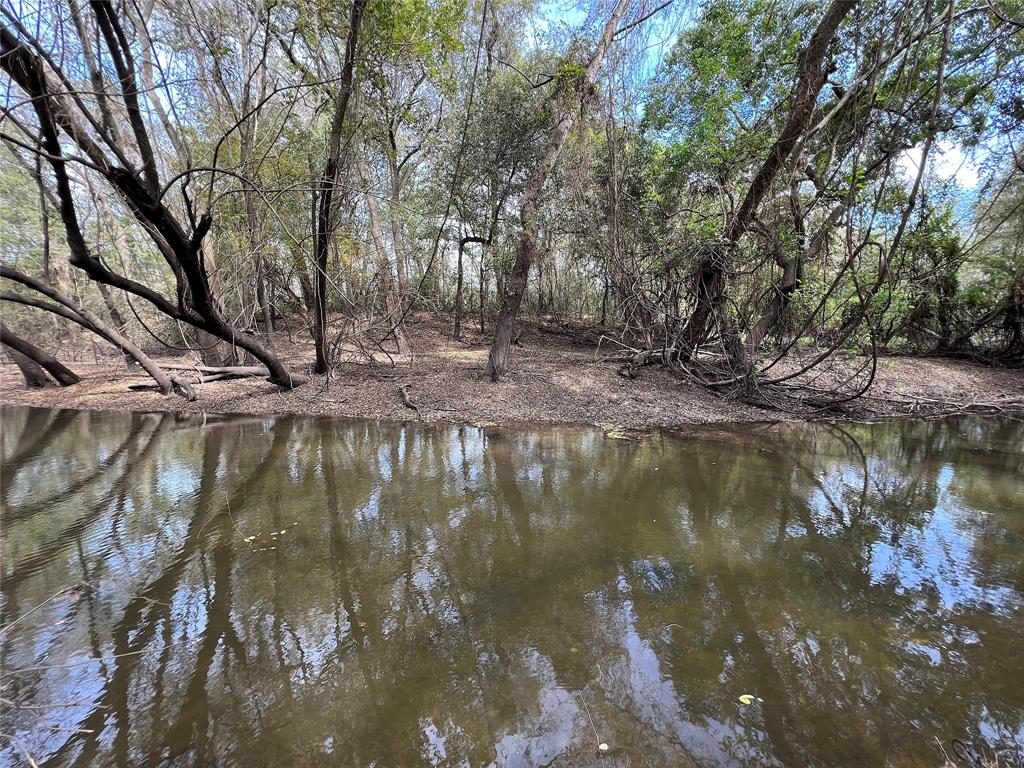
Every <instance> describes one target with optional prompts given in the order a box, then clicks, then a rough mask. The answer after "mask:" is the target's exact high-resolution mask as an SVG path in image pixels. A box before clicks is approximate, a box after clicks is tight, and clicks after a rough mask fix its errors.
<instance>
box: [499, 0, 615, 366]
mask: <svg viewBox="0 0 1024 768" xmlns="http://www.w3.org/2000/svg"><path fill="white" fill-rule="evenodd" d="M628 4H629V0H618V3H616V5H615V9H614V10H613V11H612V13H611V16H610V17H609V18H608V21H607V22H606V23H605V26H604V33H603V34H602V35H601V40H600V41H599V42H598V45H597V49H596V50H595V51H594V53H593V55H592V56H591V57H590V61H589V63H588V65H587V68H586V70H585V72H584V74H583V75H582V76H580V77H579V78H572V79H570V78H569V77H568V75H567V74H563V75H561V76H560V77H559V78H558V83H557V84H556V86H555V91H554V93H553V102H554V106H555V110H556V114H557V115H558V122H557V123H556V124H555V127H554V129H553V130H552V132H551V135H550V136H549V137H548V140H547V146H546V148H545V150H544V155H543V157H542V159H541V161H540V163H539V164H538V165H537V167H536V168H535V169H534V171H533V173H532V174H531V175H530V179H529V181H528V182H527V184H526V189H525V191H524V192H523V198H522V203H521V205H520V220H521V222H522V227H523V232H522V236H521V238H520V241H519V250H518V253H517V254H516V261H515V265H514V266H513V268H512V273H511V274H510V275H509V277H508V279H507V280H506V281H505V286H504V290H503V291H502V293H501V309H500V310H499V312H498V322H497V325H496V326H495V329H494V342H493V344H492V345H491V353H490V356H489V357H488V360H487V373H488V375H489V376H490V377H491V380H492V381H498V380H499V379H500V378H501V377H502V376H504V375H505V372H506V371H507V370H508V358H509V352H510V349H511V346H512V338H513V335H514V329H515V325H516V320H517V318H518V317H519V308H520V306H522V303H523V296H524V295H525V293H526V285H527V281H528V280H529V276H530V265H531V264H533V261H534V259H535V258H536V256H537V233H538V230H539V227H540V222H539V221H538V219H537V209H538V207H539V205H540V195H541V192H542V191H543V189H544V183H545V182H546V181H547V178H548V175H549V174H550V173H551V170H552V169H553V168H554V165H555V162H556V161H557V160H558V156H559V154H561V152H562V145H563V144H564V143H565V138H566V136H567V135H568V134H569V130H570V129H571V128H572V126H573V123H574V121H575V117H576V114H577V109H579V108H580V105H579V104H578V103H576V101H575V99H573V98H572V97H573V95H574V94H576V93H586V92H587V91H589V90H590V89H592V88H593V87H594V83H595V82H596V80H597V72H598V70H599V69H600V67H601V63H602V61H603V60H604V56H605V53H607V51H608V48H609V46H610V45H611V43H612V37H613V36H614V35H615V31H616V29H617V28H618V25H619V19H620V18H622V14H623V13H625V11H626V6H627V5H628Z"/></svg>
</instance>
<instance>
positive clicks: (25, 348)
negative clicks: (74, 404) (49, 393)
mask: <svg viewBox="0 0 1024 768" xmlns="http://www.w3.org/2000/svg"><path fill="white" fill-rule="evenodd" d="M0 344H3V345H4V346H5V347H9V348H10V349H13V350H14V351H15V352H20V353H21V354H23V355H24V356H25V357H27V358H29V359H31V360H33V361H34V362H35V363H37V364H38V365H40V366H41V367H42V368H44V369H45V370H46V372H47V373H49V374H50V375H51V376H53V378H55V379H56V380H57V383H58V384H60V385H61V386H62V387H70V386H71V385H72V384H78V383H79V382H80V381H81V380H82V379H81V378H80V377H79V376H78V374H76V373H75V372H74V371H72V370H71V369H70V368H68V367H67V366H65V365H64V364H63V363H61V362H60V361H59V360H58V359H57V358H55V357H54V356H53V355H51V354H50V353H49V352H45V351H43V350H42V349H40V348H39V347H37V346H35V345H34V344H31V343H30V342H28V341H25V339H23V338H21V337H20V336H16V335H15V334H13V333H11V331H10V329H9V328H8V327H7V326H6V325H4V324H3V323H0Z"/></svg>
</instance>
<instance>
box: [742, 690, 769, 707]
mask: <svg viewBox="0 0 1024 768" xmlns="http://www.w3.org/2000/svg"><path fill="white" fill-rule="evenodd" d="M755 701H760V702H764V699H762V698H759V697H757V696H751V695H750V694H749V693H744V694H743V695H742V696H740V704H746V705H747V706H750V705H751V704H753V703H754V702H755Z"/></svg>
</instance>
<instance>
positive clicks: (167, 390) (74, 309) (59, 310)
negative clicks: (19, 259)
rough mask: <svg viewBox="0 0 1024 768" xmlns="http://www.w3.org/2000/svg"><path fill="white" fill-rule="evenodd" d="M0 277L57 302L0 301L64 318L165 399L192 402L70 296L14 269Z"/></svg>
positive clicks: (176, 383)
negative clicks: (105, 344)
mask: <svg viewBox="0 0 1024 768" xmlns="http://www.w3.org/2000/svg"><path fill="white" fill-rule="evenodd" d="M0 277H4V278H6V279H8V280H13V281H15V282H18V283H21V284H22V285H24V286H26V287H27V288H31V289H32V290H34V291H36V292H38V293H41V294H43V295H44V296H46V297H47V298H50V299H53V300H54V301H56V302H57V305H52V304H48V303H47V302H43V301H35V300H32V299H29V298H28V297H25V296H19V295H17V294H13V295H12V294H7V293H6V292H5V293H2V294H0V298H2V299H3V300H5V301H16V302H19V303H22V304H26V305H28V306H33V307H36V308H38V309H42V310H45V311H47V312H52V313H53V314H56V315H60V316H61V317H65V318H67V319H68V320H71V321H72V322H73V323H77V324H78V325H80V326H82V327H83V328H85V329H86V330H87V331H91V332H93V333H95V334H96V335H97V336H100V337H101V338H103V339H106V340H107V341H109V342H110V343H111V344H113V345H114V346H115V347H117V348H118V349H119V350H121V352H122V353H123V354H124V355H125V356H126V357H128V358H130V359H132V360H134V361H135V362H136V363H138V364H139V366H141V367H142V369H143V370H144V371H145V372H146V373H148V374H149V375H150V377H151V378H152V379H153V381H155V382H156V384H157V386H158V387H159V388H160V390H161V391H162V392H163V393H164V394H167V395H169V394H171V393H172V392H175V391H178V392H180V393H181V394H182V395H183V396H184V397H185V398H186V399H188V400H193V399H195V396H194V394H193V392H192V390H191V388H190V387H188V386H187V385H186V384H184V383H183V382H181V381H178V380H177V379H175V378H174V377H173V376H170V375H168V373H167V372H166V371H165V370H163V369H162V368H161V367H160V366H159V365H157V364H156V363H155V362H154V361H153V360H152V359H150V357H149V356H148V355H147V354H146V353H145V352H143V351H142V350H141V349H139V347H137V346H136V345H135V344H134V342H132V341H130V340H129V339H128V338H126V337H125V336H123V335H121V333H119V332H118V331H117V330H115V329H114V328H112V327H111V326H110V325H109V324H107V323H106V322H105V321H104V320H103V319H102V318H101V317H99V316H98V315H96V314H95V313H94V312H91V311H90V310H88V309H86V308H85V307H83V306H81V305H80V304H79V303H78V302H76V301H75V300H74V299H72V298H71V297H70V296H67V295H65V294H63V293H61V292H60V291H58V290H57V289H56V288H53V287H52V286H49V285H46V284H45V283H42V282H40V281H39V280H36V279H35V278H33V277H29V276H28V275H25V274H23V273H21V272H18V271H17V270H15V269H11V268H10V267H3V266H0ZM58 305H59V306H58Z"/></svg>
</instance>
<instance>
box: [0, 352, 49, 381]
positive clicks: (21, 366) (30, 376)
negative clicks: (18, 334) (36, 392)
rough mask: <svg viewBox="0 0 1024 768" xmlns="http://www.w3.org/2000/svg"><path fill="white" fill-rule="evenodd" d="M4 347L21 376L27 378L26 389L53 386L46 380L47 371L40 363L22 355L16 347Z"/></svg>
mask: <svg viewBox="0 0 1024 768" xmlns="http://www.w3.org/2000/svg"><path fill="white" fill-rule="evenodd" d="M3 347H4V349H5V350H6V351H7V354H8V355H10V357H11V360H13V361H14V364H15V365H16V366H18V370H20V371H21V375H22V376H23V377H24V378H25V387H26V388H27V389H46V388H47V387H52V386H53V382H52V381H50V380H49V379H48V378H46V371H44V370H43V368H42V366H41V365H39V363H37V362H36V361H35V360H33V359H32V358H31V357H29V356H27V355H23V354H21V352H19V351H18V350H16V349H15V348H14V347H9V346H7V345H6V344H4V345H3Z"/></svg>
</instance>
